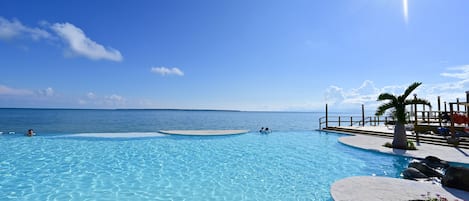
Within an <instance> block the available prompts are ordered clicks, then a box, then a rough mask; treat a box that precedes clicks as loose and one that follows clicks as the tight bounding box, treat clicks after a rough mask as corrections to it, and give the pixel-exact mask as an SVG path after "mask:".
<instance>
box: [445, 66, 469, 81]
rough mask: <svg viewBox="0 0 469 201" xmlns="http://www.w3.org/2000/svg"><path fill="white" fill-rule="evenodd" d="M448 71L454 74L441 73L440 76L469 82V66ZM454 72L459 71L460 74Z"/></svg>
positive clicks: (452, 68)
mask: <svg viewBox="0 0 469 201" xmlns="http://www.w3.org/2000/svg"><path fill="white" fill-rule="evenodd" d="M448 70H449V71H452V72H444V73H441V74H440V75H441V76H443V77H450V78H457V79H462V80H469V65H463V66H456V67H451V68H448ZM454 71H459V72H454Z"/></svg>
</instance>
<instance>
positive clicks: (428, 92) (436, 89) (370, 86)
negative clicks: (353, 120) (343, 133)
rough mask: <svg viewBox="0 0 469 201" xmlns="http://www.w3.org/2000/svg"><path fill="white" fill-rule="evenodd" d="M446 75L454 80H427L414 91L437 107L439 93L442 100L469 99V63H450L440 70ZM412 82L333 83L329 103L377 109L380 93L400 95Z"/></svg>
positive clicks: (327, 95) (327, 92) (327, 99)
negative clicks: (353, 85) (340, 84)
mask: <svg viewBox="0 0 469 201" xmlns="http://www.w3.org/2000/svg"><path fill="white" fill-rule="evenodd" d="M440 75H441V76H442V77H447V78H453V80H452V81H448V82H442V83H430V84H425V83H423V84H422V85H421V86H420V87H418V88H417V89H416V90H415V91H414V94H417V95H418V97H420V98H424V99H426V100H428V101H430V102H431V104H432V105H433V106H435V107H434V110H436V109H437V108H436V107H437V97H438V96H440V98H441V103H442V104H443V102H445V101H446V102H455V101H456V99H457V98H459V99H460V101H466V100H465V99H466V93H465V92H466V91H468V90H469V65H463V66H456V67H450V68H447V69H446V70H445V72H443V73H441V74H440ZM409 84H411V83H404V84H399V85H390V86H384V87H380V88H377V87H376V86H375V85H374V83H373V82H372V81H369V80H365V81H364V82H363V84H362V85H361V86H358V87H356V88H353V87H350V88H342V87H340V86H330V87H329V88H327V89H326V93H325V100H326V103H328V104H329V105H331V106H332V107H334V108H341V109H342V108H351V109H353V108H359V105H361V104H364V105H365V106H366V107H368V108H371V109H372V110H374V109H375V107H377V106H378V105H379V104H381V102H378V101H376V99H377V98H378V96H379V94H381V93H384V92H386V93H390V94H395V95H400V94H402V93H404V90H405V89H406V88H407V87H408V86H409Z"/></svg>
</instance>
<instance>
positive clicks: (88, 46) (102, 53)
mask: <svg viewBox="0 0 469 201" xmlns="http://www.w3.org/2000/svg"><path fill="white" fill-rule="evenodd" d="M51 29H52V30H54V31H55V33H56V34H57V35H58V36H59V37H60V38H62V39H63V40H64V41H65V42H66V43H67V44H68V46H69V48H70V50H71V51H72V52H73V53H75V54H77V55H81V56H85V57H87V58H90V59H94V60H98V59H107V60H111V61H122V55H121V53H120V52H119V51H118V50H116V49H113V48H105V47H104V46H102V45H100V44H98V43H96V42H95V41H93V40H91V39H89V38H88V37H87V36H86V35H85V32H83V30H81V29H80V28H78V27H76V26H74V25H73V24H70V23H55V24H53V25H52V26H51Z"/></svg>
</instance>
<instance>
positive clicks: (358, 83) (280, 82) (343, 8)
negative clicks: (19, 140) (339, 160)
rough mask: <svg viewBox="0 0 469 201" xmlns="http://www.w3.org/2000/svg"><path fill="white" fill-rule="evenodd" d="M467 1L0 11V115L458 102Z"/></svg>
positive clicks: (17, 6)
mask: <svg viewBox="0 0 469 201" xmlns="http://www.w3.org/2000/svg"><path fill="white" fill-rule="evenodd" d="M467 10H469V1H467V0H449V1H441V0H425V1H423V0H420V1H419V0H379V1H375V0H353V1H343V0H336V1H325V0H324V1H311V0H291V1H280V0H273V1H272V0H250V1H248V0H239V1H224V0H222V1H219V0H200V1H183V0H174V1H160V0H156V1H119V2H115V1H88V0H81V1H22V0H17V1H12V0H5V1H0V107H34V108H37V107H38V108H42V107H46V108H51V107H52V108H64V107H65V108H176V109H236V110H268V111H322V110H323V108H324V104H325V103H328V104H329V105H330V108H333V109H332V110H345V109H354V108H356V109H359V108H360V105H361V104H365V105H367V107H371V108H373V107H376V104H378V103H377V102H376V98H377V96H378V94H380V93H382V92H390V93H402V92H403V90H404V88H406V87H407V86H408V85H409V84H411V83H412V82H415V81H420V82H423V85H422V86H421V87H420V88H419V89H418V90H417V91H416V93H417V94H419V97H422V98H426V99H428V100H430V101H432V102H436V96H441V97H442V101H448V102H453V101H455V100H456V98H461V99H464V100H465V91H467V90H469V45H468V44H469V37H468V36H469V26H467V25H468V24H469V16H468V15H469V14H468V12H467Z"/></svg>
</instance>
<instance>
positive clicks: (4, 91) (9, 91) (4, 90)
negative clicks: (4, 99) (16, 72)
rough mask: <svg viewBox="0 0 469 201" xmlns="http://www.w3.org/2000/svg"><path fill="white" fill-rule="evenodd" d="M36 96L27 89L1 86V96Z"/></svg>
mask: <svg viewBox="0 0 469 201" xmlns="http://www.w3.org/2000/svg"><path fill="white" fill-rule="evenodd" d="M32 94H34V93H33V92H32V91H30V90H26V89H14V88H11V87H8V86H5V85H0V95H13V96H24V95H32Z"/></svg>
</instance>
